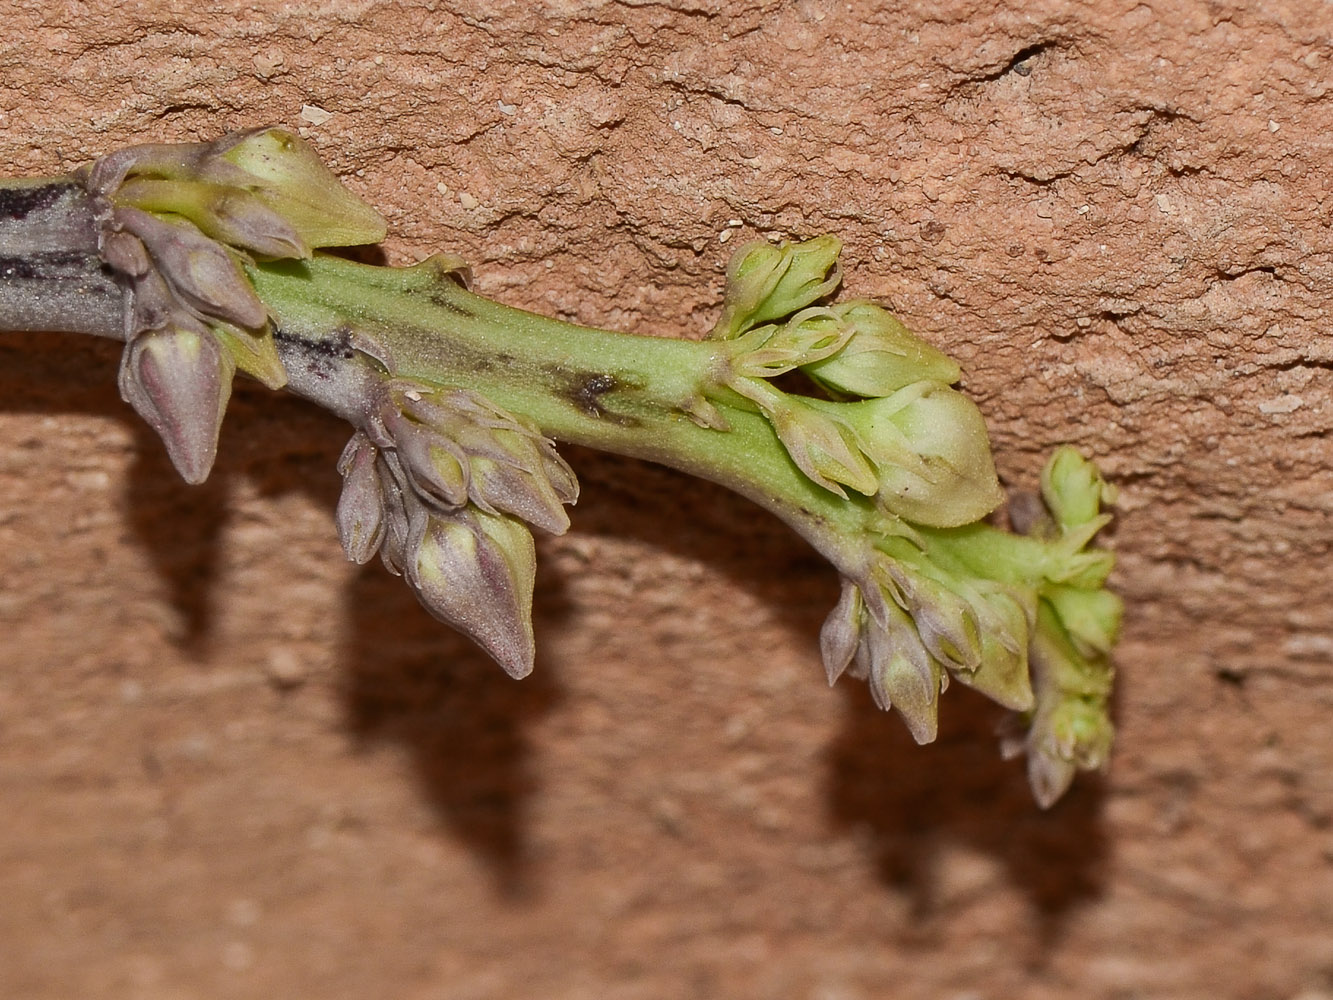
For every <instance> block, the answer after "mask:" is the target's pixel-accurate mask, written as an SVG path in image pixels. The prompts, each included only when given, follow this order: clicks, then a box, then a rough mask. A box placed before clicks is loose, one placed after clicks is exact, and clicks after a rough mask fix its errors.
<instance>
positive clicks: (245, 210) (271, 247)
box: [115, 177, 311, 258]
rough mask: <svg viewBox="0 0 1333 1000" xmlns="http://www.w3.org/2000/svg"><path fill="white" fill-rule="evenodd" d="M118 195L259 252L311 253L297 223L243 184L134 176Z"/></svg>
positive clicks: (212, 236)
mask: <svg viewBox="0 0 1333 1000" xmlns="http://www.w3.org/2000/svg"><path fill="white" fill-rule="evenodd" d="M115 201H116V203H117V204H118V205H122V206H126V207H132V208H138V209H142V210H143V211H145V212H153V213H156V214H159V215H161V214H169V215H178V216H180V217H182V218H185V219H188V220H189V221H190V222H193V223H194V224H195V225H196V226H198V227H199V229H200V230H201V231H202V232H203V233H204V235H206V236H208V237H209V238H210V239H214V240H219V241H221V242H223V243H226V244H229V245H230V246H233V247H236V248H237V249H239V250H248V251H250V252H252V253H255V254H258V255H259V256H261V257H299V258H306V257H309V256H310V252H311V251H310V247H309V246H308V245H307V244H306V242H305V240H303V239H301V236H300V234H299V233H298V232H297V231H296V229H295V227H293V226H292V224H291V223H290V222H288V221H287V220H286V219H284V218H283V217H282V215H281V214H280V213H279V212H277V211H275V210H274V209H272V208H270V207H269V206H268V205H266V204H265V203H264V202H263V201H262V200H261V199H260V198H259V197H257V196H256V195H254V194H252V193H250V192H249V191H247V190H245V189H243V188H238V187H228V186H226V185H222V184H205V183H201V182H199V181H186V180H161V179H158V178H151V177H143V178H139V177H135V178H130V179H129V180H127V181H126V182H125V183H124V184H123V185H121V187H120V190H118V191H117V192H116V195H115Z"/></svg>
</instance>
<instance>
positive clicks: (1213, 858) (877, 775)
mask: <svg viewBox="0 0 1333 1000" xmlns="http://www.w3.org/2000/svg"><path fill="white" fill-rule="evenodd" d="M114 6H115V9H112V7H113V5H109V4H89V3H77V2H72V0H65V2H62V0H56V2H53V3H49V4H45V5H40V9H39V5H35V4H28V3H16V2H14V0H5V2H3V3H0V23H3V24H4V26H5V30H4V31H3V33H0V162H3V164H4V168H5V173H7V174H41V173H55V172H59V171H62V170H66V169H69V168H71V167H73V166H74V165H76V164H78V163H81V162H84V161H86V160H88V159H89V158H91V157H93V156H95V155H97V154H99V153H101V152H104V151H106V150H109V149H112V148H114V147H117V146H120V145H123V144H127V143H131V142H135V141H149V140H156V141H161V140H190V139H196V138H207V137H212V136H214V135H216V134H218V133H220V132H223V131H226V130H229V129H232V128H237V127H243V126H250V125H256V124H263V123H281V124H285V125H287V126H289V127H301V128H302V129H303V130H304V133H305V134H306V135H308V137H309V138H310V139H311V140H312V141H313V142H314V143H315V144H316V146H317V147H318V148H319V149H320V150H321V151H322V152H323V153H324V154H325V155H326V156H327V157H328V159H329V160H330V162H331V163H332V164H333V165H334V167H335V168H336V169H337V170H338V171H340V172H341V173H343V174H344V175H345V176H346V178H347V180H348V183H349V184H350V185H351V186H353V187H354V188H355V189H356V190H357V191H359V192H361V193H363V194H364V195H365V196H366V197H368V198H369V199H370V200H371V201H372V202H373V203H375V204H376V205H378V206H379V207H381V208H382V209H383V210H384V211H385V212H386V214H387V215H388V217H389V219H390V220H391V228H392V233H393V235H392V238H391V239H390V241H389V243H388V244H387V254H388V257H389V259H391V260H395V261H407V260H411V259H414V258H417V257H420V256H422V255H424V254H426V253H428V252H430V251H433V250H436V249H447V250H451V251H455V252H458V253H461V254H463V255H464V256H466V257H467V258H469V259H470V260H471V261H473V262H474V264H475V267H476V275H477V285H478V286H479V288H480V289H481V290H482V291H483V292H485V293H487V294H491V295H493V296H495V297H498V298H501V299H504V300H506V301H508V302H510V303H513V304H516V305H521V306H524V307H528V308H533V309H537V310H542V311H545V312H549V313H554V314H558V315H560V316H563V317H569V318H575V319H578V320H580V321H583V322H586V323H593V324H604V325H612V326H618V327H622V328H627V329H633V330H638V331H641V332H644V333H650V334H655V335H662V336H699V335H701V333H702V332H703V331H704V330H705V329H707V327H708V325H709V323H710V321H711V318H712V317H713V315H714V310H715V308H716V305H717V302H718V300H719V296H720V290H721V272H722V267H723V265H724V263H725V260H726V257H727V254H728V251H729V250H731V249H733V248H734V246H736V245H737V244H739V243H740V242H743V241H744V240H745V239H749V238H753V237H755V236H770V237H775V238H777V237H782V238H786V237H792V236H805V235H812V234H816V233H822V232H835V233H837V234H839V235H841V236H842V237H843V239H844V240H845V241H846V253H845V260H846V263H847V264H848V274H847V282H846V287H847V288H848V290H849V291H850V292H851V293H853V294H860V295H870V296H874V297H876V298H879V299H881V300H883V301H886V302H888V303H890V304H891V305H892V306H893V307H894V308H895V309H896V310H897V311H898V312H899V313H900V315H901V316H902V317H903V319H904V320H905V321H906V322H907V323H908V324H909V325H910V326H911V327H912V328H914V329H915V330H917V331H918V332H920V333H921V334H922V335H924V336H926V337H927V338H929V339H931V340H932V341H934V342H936V343H938V344H940V345H942V346H944V347H945V348H946V349H948V350H949V351H951V352H952V353H953V354H954V355H955V356H956V357H957V358H958V359H959V360H960V361H961V362H962V363H963V365H964V368H965V370H966V372H967V375H966V387H967V389H968V390H969V391H970V392H971V393H972V394H973V395H974V396H975V398H976V399H977V400H978V401H979V402H980V404H981V406H982V407H983V409H984V411H985V412H986V414H987V416H988V419H989V421H990V425H991V428H992V431H993V440H994V445H995V449H996V454H997V458H998V462H999V465H1000V468H1001V471H1002V474H1003V476H1004V477H1005V479H1006V481H1007V482H1008V483H1009V484H1011V485H1013V486H1015V487H1020V488H1022V487H1030V486H1031V485H1032V482H1033V480H1034V478H1035V475H1036V472H1037V470H1038V468H1039V466H1040V462H1041V460H1042V458H1043V456H1044V455H1045V454H1047V453H1048V452H1049V450H1050V449H1051V448H1052V447H1053V446H1054V445H1056V444H1057V443H1059V442H1062V441H1072V442H1075V443H1077V444H1079V445H1080V446H1082V447H1083V448H1084V449H1085V450H1086V451H1087V452H1088V453H1090V454H1092V455H1094V456H1095V457H1096V458H1097V459H1098V460H1099V461H1100V462H1101V463H1102V466H1103V468H1104V469H1105V470H1106V471H1107V472H1108V473H1109V474H1110V475H1111V476H1112V477H1113V478H1114V479H1115V480H1116V481H1117V482H1118V483H1119V484H1120V486H1121V488H1122V491H1123V492H1122V501H1121V504H1120V507H1119V514H1120V516H1119V520H1118V522H1117V525H1116V527H1115V529H1114V532H1113V534H1112V535H1111V541H1112V543H1113V544H1114V547H1115V548H1116V549H1117V550H1118V551H1119V554H1120V568H1119V570H1118V572H1117V575H1116V578H1115V581H1116V586H1117V587H1118V589H1119V590H1120V592H1121V593H1122V594H1123V595H1124V597H1125V599H1126V601H1127V603H1128V608H1129V613H1128V620H1127V627H1126V635H1125V641H1124V644H1123V646H1122V648H1121V652H1120V655H1119V658H1118V662H1119V665H1120V669H1121V688H1120V692H1121V693H1120V697H1119V702H1118V708H1117V711H1118V723H1119V727H1120V735H1119V745H1118V749H1117V753H1116V755H1115V759H1114V762H1113V765H1112V767H1111V769H1110V772H1109V774H1108V775H1107V776H1105V777H1104V778H1094V779H1092V780H1087V779H1085V780H1081V781H1080V782H1079V783H1078V785H1077V786H1076V788H1075V790H1074V792H1073V793H1072V794H1071V795H1070V796H1069V797H1068V799H1067V800H1066V801H1064V802H1063V803H1061V804H1060V805H1059V806H1058V807H1057V808H1055V809H1053V810H1052V811H1050V812H1049V813H1046V814H1042V813H1040V812H1038V811H1037V810H1036V809H1035V808H1034V807H1033V806H1032V804H1031V802H1030V799H1029V796H1028V793H1027V791H1026V788H1025V786H1024V781H1023V777H1022V774H1021V768H1020V767H1019V766H1018V765H1017V763H1015V762H1009V763H1005V762H1002V761H1000V760H999V759H998V756H997V754H996V748H995V738H994V730H995V728H996V726H997V724H998V723H999V722H1000V721H1001V719H1000V713H998V712H996V711H994V710H992V709H991V708H990V707H989V706H987V705H986V704H984V703H982V702H981V701H980V700H979V699H976V698H973V697H970V696H969V694H968V692H965V691H960V690H958V689H957V688H955V689H953V690H951V691H950V692H949V693H948V695H947V697H946V699H945V706H944V711H943V715H944V723H943V731H942V735H941V738H940V740H939V742H938V743H937V744H936V745H934V746H931V747H925V748H918V747H916V746H914V745H913V744H912V743H911V741H910V739H909V738H907V736H906V735H905V733H904V732H903V730H902V727H901V725H900V724H899V723H898V722H897V720H895V719H894V718H892V717H884V716H881V715H880V714H879V713H877V712H876V711H875V710H874V709H873V707H872V706H871V704H870V700H869V697H868V695H867V693H866V691H865V690H864V688H863V687H862V686H860V685H857V684H851V683H849V684H845V685H839V686H838V688H837V689H835V690H833V691H832V692H830V691H828V690H826V689H825V687H824V684H823V679H822V670H821V668H820V666H819V663H818V656H817V649H816V633H817V628H818V625H819V622H820V620H821V618H822V616H823V614H824V612H825V611H826V610H827V608H828V607H829V606H830V605H831V604H832V602H833V600H834V597H835V596H836V582H835V580H834V577H833V575H832V573H831V571H829V570H828V569H827V568H826V567H824V566H823V565H822V564H821V563H820V562H819V561H818V560H817V559H816V558H815V557H814V555H813V554H812V553H811V552H810V551H809V550H807V549H806V548H805V547H804V545H803V544H802V543H801V542H800V541H799V540H797V539H796V538H794V537H793V536H792V535H791V534H790V533H789V532H787V531H786V530H785V529H784V528H783V527H782V526H781V525H780V524H778V523H777V522H776V521H773V520H771V519H769V518H767V517H761V516H757V515H756V513H755V511H754V510H753V509H752V508H751V507H749V506H748V505H747V504H746V503H744V502H743V501H740V500H738V499H735V498H733V497H731V496H730V495H728V494H726V493H724V492H723V491H721V490H718V489H715V488H712V487H710V486H708V485H706V484H701V483H697V482H695V481H692V480H689V479H686V478H685V477H682V476H678V475H675V474H674V473H669V472H666V471H663V470H660V469H656V468H652V467H649V466H646V465H641V464H638V463H634V462H630V461H624V460H619V459H616V458H609V457H604V456H600V455H597V454H594V453H591V452H583V451H579V450H577V449H573V450H571V451H570V452H569V457H570V459H571V461H572V463H573V464H574V465H575V467H576V468H577V470H578V471H579V473H580V475H581V477H582V480H583V484H584V499H583V500H582V501H581V502H580V504H579V506H578V508H577V511H576V513H575V518H574V520H575V529H574V531H573V532H572V533H571V534H570V535H569V536H567V537H565V538H560V539H547V540H544V541H543V542H542V543H541V546H540V549H541V556H542V571H541V577H540V580H539V583H538V594H537V627H538V631H539V643H540V647H541V655H540V658H539V662H538V668H537V671H536V674H535V675H534V676H533V677H532V678H530V679H529V680H527V681H524V682H522V683H514V682H512V681H510V680H508V679H507V678H506V677H504V676H503V675H502V674H501V673H500V671H499V670H498V669H497V668H495V667H494V666H493V665H492V664H491V663H489V662H488V661H486V660H485V659H484V658H483V657H482V656H481V655H480V654H478V653H477V652H476V651H474V650H473V649H472V648H471V647H469V646H468V645H467V644H466V643H465V642H463V641H461V640H460V639H458V638H457V637H456V636H454V635H453V634H452V633H450V632H449V631H448V630H446V629H444V628H442V627H440V626H438V625H436V624H435V623H434V622H432V621H431V620H429V619H428V618H427V617H426V615H425V614H424V613H422V612H421V611H420V610H418V609H417V607H416V606H415V605H414V603H413V601H412V599H411V597H410V596H409V594H408V592H407V590H406V588H405V587H404V586H403V585H402V584H401V582H400V581H397V580H394V579H392V578H390V577H389V576H388V575H387V574H386V573H384V572H383V570H382V569H380V568H379V567H378V566H372V567H368V568H367V569H366V570H364V571H357V570H356V569H354V568H351V567H349V566H348V565H347V564H346V563H345V562H344V561H343V559H342V557H341V554H340V552H339V549H338V546H337V542H336V539H335V537H334V532H333V528H332V521H331V511H332V509H333V505H334V503H335V500H336V491H337V477H336V475H335V473H334V468H333V467H334V463H335V461H336V458H337V455H338V452H339V450H340V449H341V447H342V444H343V441H344V439H345V436H346V431H345V430H344V429H343V428H342V427H341V426H340V425H339V424H338V423H337V421H335V420H333V419H332V418H329V417H327V416H325V415H323V414H322V413H319V412H317V411H314V410H312V409H311V408H309V407H306V406H304V405H302V404H300V403H298V402H296V401H292V400H289V399H285V398H282V397H276V396H273V395H271V394H269V393H267V392H265V391H263V390H261V389H257V388H255V387H253V386H245V387H242V388H241V389H240V390H239V391H238V394H237V398H236V399H235V402H234V404H233V408H232V412H231V413H230V414H229V418H228V423H227V428H226V431H225V434H224V439H223V445H222V456H221V459H220V461H219V463H218V468H217V470H216V472H215V473H214V476H213V478H212V479H211V480H210V481H209V483H208V484H206V485H205V486H203V487H200V488H189V487H186V486H183V485H182V484H180V483H179V482H178V481H177V480H176V479H175V478H174V476H173V475H172V473H171V470H170V468H169V466H168V465H167V462H166V460H165V458H164V457H163V454H162V449H161V448H160V446H159V444H158V443H157V441H156V440H154V439H152V437H151V435H150V434H149V433H148V432H147V431H146V430H145V429H143V428H142V427H141V426H140V425H139V424H138V423H137V422H136V420H135V419H134V418H133V416H132V414H131V412H130V411H129V409H128V407H126V406H125V405H124V404H123V403H121V402H120V400H119V399H118V398H117V396H116V392H115V387H114V373H115V364H116V356H117V352H116V349H115V347H114V345H109V344H102V343H93V342H84V341H83V340H82V339H78V338H74V337H70V336H62V335H55V334H51V335H42V336H20V335H17V334H4V335H2V336H0V357H2V362H0V580H3V585H2V589H0V629H2V630H3V631H2V633H0V634H2V635H3V642H2V645H0V648H2V649H3V652H2V653H0V659H2V660H3V665H2V668H0V809H3V814H4V822H3V823H0V899H3V904H0V995H3V996H6V997H25V998H57V997H60V998H63V997H74V996H84V997H91V996H97V997H108V998H122V997H124V998H131V997H143V998H173V1000H175V998H182V1000H183V998H193V997H199V998H215V997H235V998H249V997H255V998H259V997H321V998H341V997H352V998H356V997H376V998H378V997H403V998H413V1000H414V998H423V1000H424V998H459V1000H462V998H478V1000H480V998H490V997H494V998H515V997H543V998H550V1000H564V998H575V997H596V998H604V997H605V998H626V1000H631V998H645V1000H646V998H660V997H666V996H683V997H684V996H696V997H784V998H785V997H793V998H810V1000H859V998H867V1000H869V998H878V997H889V996H892V997H897V998H908V1000H910V998H918V997H920V998H941V997H943V998H955V1000H962V998H992V997H994V998H1002V997H1018V996H1021V997H1026V998H1038V1000H1041V998H1057V997H1071V998H1108V1000H1110V998H1114V1000H1129V998H1137V997H1143V998H1149V997H1152V998H1157V997H1172V998H1187V1000H1189V998H1218V997H1227V998H1229V997H1236V998H1255V1000H1264V998H1273V1000H1287V998H1297V997H1300V998H1303V1000H1315V998H1321V997H1329V996H1333V735H1330V732H1331V731H1330V724H1329V720H1330V716H1331V715H1333V666H1331V664H1333V582H1331V578H1333V574H1331V573H1330V569H1333V441H1331V436H1333V339H1331V338H1330V335H1329V332H1328V330H1329V305H1328V303H1329V300H1330V292H1333V234H1331V233H1330V228H1329V219H1330V210H1331V209H1333V204H1331V203H1330V197H1331V196H1330V190H1329V183H1330V182H1329V177H1330V167H1333V100H1331V99H1330V93H1329V90H1330V87H1331V86H1333V50H1331V49H1330V35H1331V34H1333V8H1330V7H1328V6H1327V5H1326V4H1315V3H1309V2H1305V0H1286V2H1284V0H1269V2H1265V3H1263V4H1250V3H1241V2H1222V0H1218V2H1202V0H1200V2H1185V0H1177V2H1167V0H1161V2H1150V3H1137V2H1134V0H1124V2H1122V0H1098V2H1095V3H1093V2H1088V3H1073V2H1069V0H1000V2H999V3H998V4H996V3H994V2H989V0H988V2H985V3H982V2H978V0H944V2H942V3H941V2H937V0H931V2H929V3H927V2H919V3H901V4H890V3H880V2H876V0H851V2H836V3H835V2H831V0H830V2H825V0H796V2H787V0H784V2H770V3H766V4H749V5H747V4H724V3H723V2H722V0H661V2H652V0H621V2H611V0H607V2H599V0H586V2H581V0H562V2H558V3H551V4H546V5H533V4H527V3H522V2H518V0H507V2H497V3H493V4H484V3H478V2H472V3H467V2H460V3H445V4H426V5H420V4H412V5H407V4H403V5H398V4H391V3H382V2H376V0H362V2H348V3H341V2H338V3H310V2H304V0H299V2H292V3H278V2H274V0H259V2H255V3H246V4H241V3H235V2H227V3H222V4H215V5H203V4H198V3H185V2H181V0H171V2H166V3H160V2H146V0H129V2H127V3H124V4H120V5H114ZM304 106H309V107H308V108H306V110H305V111H304V115H303V110H302V109H303V107H304ZM316 109H322V111H321V110H316ZM322 112H327V114H325V113H322ZM728 244H729V245H728Z"/></svg>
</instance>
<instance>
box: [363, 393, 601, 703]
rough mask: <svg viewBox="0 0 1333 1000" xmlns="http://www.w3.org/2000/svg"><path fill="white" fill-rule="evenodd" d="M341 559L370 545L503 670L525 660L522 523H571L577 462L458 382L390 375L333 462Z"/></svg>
mask: <svg viewBox="0 0 1333 1000" xmlns="http://www.w3.org/2000/svg"><path fill="white" fill-rule="evenodd" d="M338 471H339V472H340V473H341V474H342V476H343V481H344V482H343V492H342V497H341V499H340V500H339V502H338V515H337V519H338V533H339V536H340V538H341V539H342V543H343V548H344V550H345V551H346V553H347V558H348V559H350V560H352V561H353V562H357V563H365V562H367V561H368V560H369V559H370V558H371V557H372V556H374V555H375V553H376V552H377V551H378V552H379V553H380V555H381V558H382V559H383V561H384V564H385V565H386V566H387V567H388V568H389V570H390V571H391V572H393V573H395V574H399V575H401V576H403V577H404V578H405V579H406V580H407V582H408V584H409V586H411V588H412V590H413V592H414V593H415V594H416V595H417V598H418V599H419V600H420V601H421V603H422V604H423V605H424V606H425V607H426V609H427V610H428V611H430V613H431V614H433V615H434V616H435V617H437V618H439V619H440V620H442V621H444V622H447V623H449V624H450V625H453V626H454V627H455V628H458V629H459V630H460V631H462V632H464V633H466V634H467V635H469V636H471V637H472V639H473V640H475V641H476V642H477V644H478V645H479V646H481V647H482V648H483V649H485V650H486V652H487V653H489V654H490V655H491V656H492V657H493V658H494V659H495V660H496V661H497V662H498V663H499V664H500V665H501V666H502V667H503V668H504V669H505V671H506V672H508V673H509V674H510V675H512V676H514V677H523V676H526V675H527V674H528V673H529V672H530V671H531V670H532V665H533V653H534V645H533V634H532V587H533V577H534V574H535V571H536V555H535V552H534V549H533V541H532V533H531V532H530V531H529V529H528V525H532V526H534V527H538V528H541V529H543V530H545V531H548V532H550V533H552V534H562V533H563V532H564V531H565V530H566V529H567V528H568V527H569V517H568V515H567V514H566V513H565V509H564V508H565V505H566V504H572V503H574V502H575V501H576V500H577V499H578V483H577V481H576V480H575V478H574V473H573V471H572V470H571V469H570V468H569V466H568V465H566V464H565V462H564V460H563V459H561V458H560V456H559V455H558V454H556V451H555V447H554V445H553V444H552V442H551V441H550V440H548V439H547V438H545V437H543V436H542V435H541V434H540V433H539V432H538V431H536V430H535V429H533V428H532V427H530V426H529V425H528V424H526V423H524V422H522V421H521V420H519V419H518V418H516V417H514V416H511V415H510V414H508V413H506V412H505V411H503V410H501V409H500V408H499V407H497V406H495V405H494V404H492V403H490V402H489V401H487V400H486V399H485V398H483V397H481V396H479V395H477V394H476V393H474V392H471V391H470V390H466V389H458V388H445V387H434V386H427V385H424V384H422V383H419V382H414V381H411V380H408V379H387V380H385V381H384V382H383V383H382V384H381V386H380V388H379V391H378V394H377V397H376V399H375V400H373V401H372V404H371V406H370V407H369V408H368V410H367V416H366V418H365V420H364V422H363V425H362V427H361V428H360V429H359V430H358V431H357V432H356V433H355V434H354V435H353V437H352V440H351V441H350V442H348V445H347V448H346V449H345V450H344V452H343V455H342V459H341V460H340V461H339V463H338Z"/></svg>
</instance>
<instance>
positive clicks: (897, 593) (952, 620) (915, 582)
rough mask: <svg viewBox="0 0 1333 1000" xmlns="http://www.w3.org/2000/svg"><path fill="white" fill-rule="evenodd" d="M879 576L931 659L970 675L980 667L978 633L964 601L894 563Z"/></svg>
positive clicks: (968, 606)
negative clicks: (911, 623) (917, 634)
mask: <svg viewBox="0 0 1333 1000" xmlns="http://www.w3.org/2000/svg"><path fill="white" fill-rule="evenodd" d="M883 576H884V583H885V586H886V587H888V588H889V590H890V594H891V595H892V597H893V600H894V602H895V603H896V604H897V605H898V606H899V607H901V608H902V609H903V610H905V611H906V612H907V613H908V614H909V615H911V616H912V621H913V622H914V623H915V624H916V630H917V632H918V633H919V634H920V636H921V642H922V644H923V645H924V646H925V648H926V649H927V650H928V651H929V652H930V655H931V656H933V657H934V658H935V659H937V660H939V661H940V663H942V664H944V665H945V666H946V667H948V668H949V669H950V670H961V671H969V672H970V671H973V670H976V669H977V667H979V666H980V665H981V635H980V631H981V630H980V628H979V627H978V624H977V615H976V612H975V611H973V609H972V607H971V605H970V604H969V603H968V602H967V601H966V600H964V599H963V598H962V597H960V596H959V595H958V594H956V593H955V592H954V591H953V590H951V589H950V588H949V587H947V586H945V585H944V584H942V583H940V582H939V581H937V580H932V579H930V578H929V577H928V576H926V575H924V574H923V573H920V572H915V571H912V570H910V569H908V567H906V566H905V565H903V564H902V563H900V562H898V561H896V560H895V561H891V562H886V564H885V567H884V571H883Z"/></svg>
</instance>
